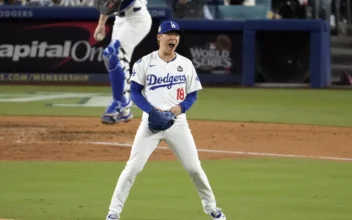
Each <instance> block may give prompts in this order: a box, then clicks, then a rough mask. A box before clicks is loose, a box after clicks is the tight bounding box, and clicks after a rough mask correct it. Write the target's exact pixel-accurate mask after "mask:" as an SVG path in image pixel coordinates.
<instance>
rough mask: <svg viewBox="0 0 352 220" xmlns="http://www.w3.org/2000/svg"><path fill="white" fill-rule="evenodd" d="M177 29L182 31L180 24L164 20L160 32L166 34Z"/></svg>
mask: <svg viewBox="0 0 352 220" xmlns="http://www.w3.org/2000/svg"><path fill="white" fill-rule="evenodd" d="M170 31H177V32H180V33H182V32H183V31H182V30H181V29H180V26H179V25H178V24H177V23H176V22H175V21H164V22H163V23H161V24H160V26H159V29H158V34H165V33H166V32H170Z"/></svg>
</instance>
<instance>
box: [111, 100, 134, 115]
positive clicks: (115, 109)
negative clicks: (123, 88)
mask: <svg viewBox="0 0 352 220" xmlns="http://www.w3.org/2000/svg"><path fill="white" fill-rule="evenodd" d="M131 106H132V100H131V99H129V100H128V101H127V102H126V103H124V104H122V103H121V102H119V101H116V100H113V101H112V102H111V103H110V105H109V106H108V107H107V109H106V110H105V112H104V116H118V115H119V114H120V112H122V111H123V110H124V109H126V108H129V107H131Z"/></svg>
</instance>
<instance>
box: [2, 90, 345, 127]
mask: <svg viewBox="0 0 352 220" xmlns="http://www.w3.org/2000/svg"><path fill="white" fill-rule="evenodd" d="M38 91H42V92H43V91H45V92H86V93H93V92H98V93H104V94H106V95H110V88H109V87H83V86H82V87H69V86H66V87H65V86H58V87H50V86H0V94H3V93H14V94H16V93H33V92H38ZM79 101H80V99H65V100H60V99H58V100H46V101H36V102H26V103H11V102H0V115H65V116H93V117H100V115H101V114H102V112H103V111H104V109H105V107H95V108H82V107H52V106H46V104H47V103H78V102H79ZM133 113H134V114H135V116H136V117H140V116H141V111H140V110H139V109H137V108H134V109H133ZM188 118H190V119H202V120H228V121H244V122H248V121H249V122H274V123H298V124H316V125H335V126H352V92H351V91H349V90H313V89H311V90H308V89H230V88H226V89H220V88H205V89H204V90H202V91H201V92H200V93H199V98H198V101H197V102H196V104H195V105H194V106H193V107H192V108H191V110H190V111H189V112H188Z"/></svg>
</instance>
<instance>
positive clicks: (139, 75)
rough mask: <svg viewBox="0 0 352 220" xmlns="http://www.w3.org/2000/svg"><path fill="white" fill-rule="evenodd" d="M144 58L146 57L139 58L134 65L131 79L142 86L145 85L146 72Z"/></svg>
mask: <svg viewBox="0 0 352 220" xmlns="http://www.w3.org/2000/svg"><path fill="white" fill-rule="evenodd" d="M143 59H145V57H143V58H142V59H139V60H138V61H136V62H135V64H134V65H133V69H132V75H131V81H134V82H136V83H138V84H140V85H142V86H145V85H144V84H145V76H146V73H145V68H144V62H143Z"/></svg>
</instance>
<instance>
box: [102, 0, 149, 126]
mask: <svg viewBox="0 0 352 220" xmlns="http://www.w3.org/2000/svg"><path fill="white" fill-rule="evenodd" d="M115 14H116V15H115V21H114V25H113V30H112V36H111V42H115V41H118V42H119V43H120V45H121V47H120V49H119V50H118V51H117V52H116V54H117V57H118V59H119V66H120V67H121V68H122V70H120V68H115V66H113V67H112V69H111V70H109V68H108V71H109V75H110V83H111V87H112V93H113V98H114V100H113V102H112V103H111V104H110V105H109V106H108V108H107V109H106V111H105V113H104V115H103V117H102V122H103V123H107V124H114V123H115V122H116V121H115V120H113V119H112V118H111V117H110V116H112V115H119V117H118V118H117V121H128V120H129V119H130V118H132V113H131V112H130V109H129V106H130V105H131V102H130V94H129V92H130V84H129V78H130V62H131V58H132V54H133V51H134V49H135V47H136V46H137V45H138V44H139V43H140V42H141V41H142V40H143V39H144V38H145V37H146V36H147V34H148V33H149V32H150V29H151V27H152V17H151V15H150V13H149V11H148V9H147V1H146V0H124V1H123V3H122V6H121V8H120V11H119V12H118V13H115ZM109 59H110V58H109ZM119 76H122V77H119ZM121 95H123V96H124V98H125V100H123V99H122V98H121ZM119 102H121V104H122V106H120V103H119ZM118 112H122V114H119V113H118Z"/></svg>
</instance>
